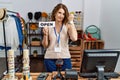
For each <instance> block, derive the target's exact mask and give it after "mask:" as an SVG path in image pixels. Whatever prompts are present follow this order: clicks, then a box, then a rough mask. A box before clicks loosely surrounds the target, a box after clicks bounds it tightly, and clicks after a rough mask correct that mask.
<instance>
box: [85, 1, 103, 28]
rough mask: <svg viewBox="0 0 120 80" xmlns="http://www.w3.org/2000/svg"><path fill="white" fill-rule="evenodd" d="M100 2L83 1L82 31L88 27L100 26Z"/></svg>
mask: <svg viewBox="0 0 120 80" xmlns="http://www.w3.org/2000/svg"><path fill="white" fill-rule="evenodd" d="M100 9H101V0H84V7H83V10H84V21H83V22H84V25H83V26H84V28H83V29H84V30H85V28H86V27H87V26H89V25H96V26H98V27H99V26H100Z"/></svg>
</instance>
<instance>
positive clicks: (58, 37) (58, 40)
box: [54, 26, 63, 44]
mask: <svg viewBox="0 0 120 80" xmlns="http://www.w3.org/2000/svg"><path fill="white" fill-rule="evenodd" d="M62 28H63V26H62V27H61V28H60V32H61V31H62ZM54 32H55V35H56V38H57V43H58V44H59V42H60V32H59V34H58V36H57V32H56V29H55V27H54Z"/></svg>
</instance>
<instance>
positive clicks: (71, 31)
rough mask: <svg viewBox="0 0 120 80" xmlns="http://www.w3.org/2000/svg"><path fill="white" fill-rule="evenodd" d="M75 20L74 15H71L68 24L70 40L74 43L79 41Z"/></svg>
mask: <svg viewBox="0 0 120 80" xmlns="http://www.w3.org/2000/svg"><path fill="white" fill-rule="evenodd" d="M73 19H74V15H73V14H70V16H69V23H68V24H67V26H68V34H69V36H70V39H71V40H72V41H76V40H77V30H76V28H75V25H74V22H73Z"/></svg>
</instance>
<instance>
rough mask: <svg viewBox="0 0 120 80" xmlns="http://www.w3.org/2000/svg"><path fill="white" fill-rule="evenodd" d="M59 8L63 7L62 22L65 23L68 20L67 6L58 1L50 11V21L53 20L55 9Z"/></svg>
mask: <svg viewBox="0 0 120 80" xmlns="http://www.w3.org/2000/svg"><path fill="white" fill-rule="evenodd" d="M60 8H62V9H64V11H65V17H64V19H63V24H66V23H67V22H68V17H69V12H68V9H67V7H66V6H65V5H64V4H62V3H59V4H57V5H56V6H55V7H54V9H53V11H52V15H51V19H52V21H55V14H56V13H57V11H58V10H59V9H60Z"/></svg>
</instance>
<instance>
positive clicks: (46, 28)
mask: <svg viewBox="0 0 120 80" xmlns="http://www.w3.org/2000/svg"><path fill="white" fill-rule="evenodd" d="M43 34H44V35H45V36H48V26H45V27H44V28H43Z"/></svg>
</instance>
